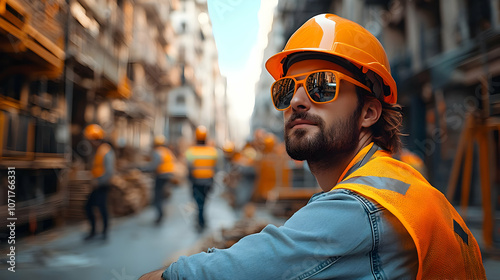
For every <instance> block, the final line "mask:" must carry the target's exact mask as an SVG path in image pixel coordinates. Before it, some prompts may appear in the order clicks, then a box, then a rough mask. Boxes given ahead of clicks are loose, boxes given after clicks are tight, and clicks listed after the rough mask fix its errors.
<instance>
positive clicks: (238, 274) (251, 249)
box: [163, 191, 372, 279]
mask: <svg viewBox="0 0 500 280" xmlns="http://www.w3.org/2000/svg"><path fill="white" fill-rule="evenodd" d="M334 192H335V191H334ZM334 192H330V193H325V194H324V195H321V196H320V197H319V198H317V199H316V200H314V201H312V202H310V203H309V204H307V205H306V206H304V207H303V208H301V209H300V210H299V211H297V212H296V213H295V214H294V215H293V216H292V217H291V218H290V219H289V220H287V221H286V222H285V224H284V225H283V226H281V227H276V226H274V225H268V226H267V227H265V228H264V229H263V230H262V231H261V232H260V233H257V234H253V235H249V236H246V237H244V238H242V239H241V240H240V241H239V242H237V243H236V244H234V245H233V246H232V247H231V248H228V249H212V250H209V252H208V253H205V252H203V253H199V254H195V255H192V256H189V257H185V256H183V257H180V258H179V259H178V261H177V262H175V263H173V264H172V265H170V266H169V267H168V268H167V269H166V270H165V271H164V274H163V277H164V278H165V279H294V278H297V277H299V276H303V275H308V274H315V273H318V272H319V271H321V269H322V268H326V267H329V266H331V265H334V264H335V262H336V261H337V260H338V259H340V258H343V257H346V256H349V255H353V254H357V253H360V252H366V251H367V250H369V248H371V246H372V239H371V229H370V226H369V221H368V215H367V213H366V211H365V208H364V207H363V206H362V205H361V203H360V202H359V201H358V200H357V199H355V198H353V197H352V196H349V195H347V194H344V193H340V192H339V193H334ZM318 270H319V271H318ZM329 275H331V274H329Z"/></svg>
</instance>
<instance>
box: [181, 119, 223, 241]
mask: <svg viewBox="0 0 500 280" xmlns="http://www.w3.org/2000/svg"><path fill="white" fill-rule="evenodd" d="M195 134H196V145H194V146H191V147H189V149H187V151H186V160H187V164H188V172H189V180H190V181H191V184H192V187H193V198H194V200H195V201H196V204H197V205H198V227H197V229H198V231H200V232H201V231H203V230H204V229H205V225H206V224H205V217H204V208H205V200H206V197H207V194H208V192H209V191H210V189H211V188H212V184H213V181H214V175H215V166H216V164H217V150H216V149H215V148H214V147H211V146H207V145H206V140H207V129H206V127H204V126H201V125H200V126H198V127H197V128H196V132H195Z"/></svg>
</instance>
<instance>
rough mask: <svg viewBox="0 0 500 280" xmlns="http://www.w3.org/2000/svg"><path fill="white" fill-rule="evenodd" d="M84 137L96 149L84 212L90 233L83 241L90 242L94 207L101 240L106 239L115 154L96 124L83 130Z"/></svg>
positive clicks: (94, 228) (93, 231)
mask: <svg viewBox="0 0 500 280" xmlns="http://www.w3.org/2000/svg"><path fill="white" fill-rule="evenodd" d="M84 135H85V137H86V138H87V139H88V140H89V141H90V143H91V144H92V146H93V147H94V148H95V149H96V152H95V155H94V160H93V164H92V170H91V172H92V177H93V180H92V186H93V190H92V192H91V193H90V195H89V196H88V199H87V203H86V205H85V212H86V214H87V218H88V220H89V222H90V233H89V234H88V235H87V236H86V237H85V240H90V239H92V238H94V237H95V235H96V221H95V215H94V209H93V208H94V207H97V208H99V211H100V212H101V218H102V224H103V228H102V236H101V237H102V239H106V238H107V229H108V208H107V200H108V192H109V189H110V186H111V178H112V177H113V174H114V172H115V153H114V151H113V148H112V147H111V145H110V144H109V143H106V142H105V141H104V130H103V129H102V128H101V126H99V125H97V124H91V125H89V126H87V127H86V128H85V130H84Z"/></svg>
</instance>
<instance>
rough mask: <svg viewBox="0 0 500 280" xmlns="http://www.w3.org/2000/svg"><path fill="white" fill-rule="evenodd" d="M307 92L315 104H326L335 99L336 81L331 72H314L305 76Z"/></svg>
mask: <svg viewBox="0 0 500 280" xmlns="http://www.w3.org/2000/svg"><path fill="white" fill-rule="evenodd" d="M306 87H307V92H308V94H309V96H310V97H311V99H312V100H314V101H316V102H328V101H330V100H333V99H334V98H335V94H336V92H337V79H336V78H335V74H333V73H332V72H316V73H312V74H311V75H309V76H307V80H306Z"/></svg>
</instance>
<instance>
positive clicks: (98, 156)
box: [92, 143, 111, 178]
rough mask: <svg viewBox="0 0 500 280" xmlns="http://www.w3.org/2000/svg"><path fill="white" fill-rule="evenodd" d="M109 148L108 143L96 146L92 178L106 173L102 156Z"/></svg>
mask: <svg viewBox="0 0 500 280" xmlns="http://www.w3.org/2000/svg"><path fill="white" fill-rule="evenodd" d="M110 150H111V146H110V145H109V144H108V143H102V144H101V145H100V146H99V147H97V151H96V153H95V156H94V164H93V165H92V176H94V178H99V177H101V176H102V175H104V173H106V167H105V166H104V157H105V156H106V154H107V153H108V152H109V151H110Z"/></svg>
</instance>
